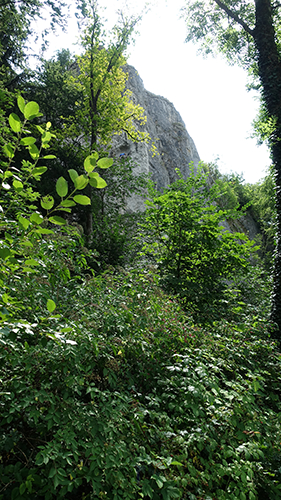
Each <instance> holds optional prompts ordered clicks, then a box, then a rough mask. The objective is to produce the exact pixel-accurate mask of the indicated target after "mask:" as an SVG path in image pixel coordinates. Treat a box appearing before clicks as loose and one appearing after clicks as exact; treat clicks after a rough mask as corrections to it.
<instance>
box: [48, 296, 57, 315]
mask: <svg viewBox="0 0 281 500" xmlns="http://www.w3.org/2000/svg"><path fill="white" fill-rule="evenodd" d="M56 307H57V306H56V303H55V302H54V301H53V300H52V299H48V300H47V309H48V311H49V313H52V312H53V311H54V310H55V308H56Z"/></svg>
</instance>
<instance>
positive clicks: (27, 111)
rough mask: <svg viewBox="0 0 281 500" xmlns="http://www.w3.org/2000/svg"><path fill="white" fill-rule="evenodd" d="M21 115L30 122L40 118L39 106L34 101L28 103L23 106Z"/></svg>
mask: <svg viewBox="0 0 281 500" xmlns="http://www.w3.org/2000/svg"><path fill="white" fill-rule="evenodd" d="M23 114H24V117H25V119H26V120H31V119H32V118H35V117H36V116H39V115H40V116H42V115H41V113H39V105H38V104H37V102H35V101H30V102H28V103H27V104H26V105H25V107H24V110H23Z"/></svg>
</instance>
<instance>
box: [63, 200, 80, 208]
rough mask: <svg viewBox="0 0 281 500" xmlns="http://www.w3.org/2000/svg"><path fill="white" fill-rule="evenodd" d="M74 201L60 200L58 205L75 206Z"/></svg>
mask: <svg viewBox="0 0 281 500" xmlns="http://www.w3.org/2000/svg"><path fill="white" fill-rule="evenodd" d="M75 206H76V203H75V202H74V201H73V200H62V201H61V203H60V207H67V208H69V207H75Z"/></svg>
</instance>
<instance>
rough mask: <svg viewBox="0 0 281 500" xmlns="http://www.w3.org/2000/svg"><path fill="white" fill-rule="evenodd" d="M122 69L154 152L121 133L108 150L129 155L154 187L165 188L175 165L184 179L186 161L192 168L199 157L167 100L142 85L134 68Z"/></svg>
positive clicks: (174, 175) (179, 118) (172, 174)
mask: <svg viewBox="0 0 281 500" xmlns="http://www.w3.org/2000/svg"><path fill="white" fill-rule="evenodd" d="M125 71H126V72H127V73H128V82H127V86H128V88H129V89H130V90H131V92H132V99H133V101H134V102H135V103H137V104H140V105H141V106H142V107H143V108H144V113H145V115H146V117H147V122H146V124H145V125H144V127H142V130H145V131H147V132H148V133H149V135H150V137H151V139H152V140H153V141H155V145H156V147H157V151H158V154H156V155H154V156H153V154H152V152H151V151H150V146H149V144H144V143H138V144H137V143H133V142H131V141H129V140H128V139H126V137H125V136H121V137H120V136H115V137H114V139H113V141H112V153H113V154H114V155H118V154H126V155H128V156H130V157H131V158H132V159H133V160H134V161H135V163H136V165H137V170H139V171H140V172H144V173H150V174H151V178H152V180H153V181H154V182H156V186H157V189H161V188H164V187H167V186H168V185H169V184H171V183H172V182H174V181H175V180H176V178H177V176H176V173H175V168H179V169H180V171H181V172H182V174H183V176H184V178H187V177H188V175H189V172H190V167H189V165H190V162H193V164H194V167H195V169H196V167H197V166H198V162H199V161H200V159H199V155H198V152H197V149H196V147H195V144H194V142H193V140H192V139H191V137H190V135H189V134H188V132H187V130H186V128H185V124H184V122H183V120H182V118H181V116H180V114H179V113H178V112H177V111H176V109H175V107H174V106H173V104H172V103H171V102H170V101H168V100H167V99H165V98H164V97H161V96H157V95H155V94H152V93H151V92H148V91H147V90H146V89H145V88H144V85H143V82H142V79H141V78H140V76H139V74H138V72H137V71H136V70H135V68H133V67H132V66H126V67H125Z"/></svg>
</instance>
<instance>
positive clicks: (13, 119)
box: [9, 113, 21, 134]
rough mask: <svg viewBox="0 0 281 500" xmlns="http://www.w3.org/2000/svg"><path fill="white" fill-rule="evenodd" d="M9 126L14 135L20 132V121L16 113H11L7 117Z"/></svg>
mask: <svg viewBox="0 0 281 500" xmlns="http://www.w3.org/2000/svg"><path fill="white" fill-rule="evenodd" d="M9 124H10V127H11V129H12V131H13V132H15V133H16V134H17V133H18V132H20V129H21V121H20V118H19V117H18V115H16V113H11V114H10V116H9Z"/></svg>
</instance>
